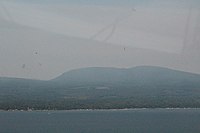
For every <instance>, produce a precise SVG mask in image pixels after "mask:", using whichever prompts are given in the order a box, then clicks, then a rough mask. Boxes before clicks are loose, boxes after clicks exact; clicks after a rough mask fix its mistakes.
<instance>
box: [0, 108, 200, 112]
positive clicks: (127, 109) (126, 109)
mask: <svg viewBox="0 0 200 133" xmlns="http://www.w3.org/2000/svg"><path fill="white" fill-rule="evenodd" d="M180 109H181V110H189V109H200V108H124V109H69V110H31V109H30V110H17V109H14V110H1V109H0V112H54V111H66V112H67V111H77V112H78V111H131V110H134V111H135V110H180Z"/></svg>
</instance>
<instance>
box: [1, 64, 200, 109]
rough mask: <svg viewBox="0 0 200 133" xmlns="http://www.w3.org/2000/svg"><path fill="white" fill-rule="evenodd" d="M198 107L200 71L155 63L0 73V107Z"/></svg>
mask: <svg viewBox="0 0 200 133" xmlns="http://www.w3.org/2000/svg"><path fill="white" fill-rule="evenodd" d="M170 107H171V108H175V107H180V108H183V107H184V108H185V107H191V108H196V107H200V75H198V74H193V73H188V72H183V71H177V70H172V69H168V68H163V67H155V66H139V67H134V68H127V69H124V68H106V67H90V68H82V69H76V70H72V71H69V72H66V73H64V74H62V75H61V76H59V77H57V78H55V79H52V80H49V81H38V80H28V79H17V78H0V109H6V110H8V109H27V108H33V109H88V108H89V109H111V108H170Z"/></svg>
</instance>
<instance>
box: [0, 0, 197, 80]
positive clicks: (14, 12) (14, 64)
mask: <svg viewBox="0 0 200 133" xmlns="http://www.w3.org/2000/svg"><path fill="white" fill-rule="evenodd" d="M199 6H200V2H199V1H198V0H190V1H188V0H168V1H166V0H131V1H130V0H123V1H122V0H101V1H99V0H29V1H27V0H1V1H0V66H1V67H0V76H8V77H23V78H35V79H51V78H54V77H56V76H58V75H60V74H61V73H63V72H66V71H68V70H71V69H75V68H81V67H92V66H103V67H133V66H138V65H157V66H164V67H170V68H174V69H178V70H184V71H190V72H194V73H200V61H199V57H200V56H199V53H200V52H199V51H200V50H199V49H200V48H199V45H200V44H199V43H200V41H199V38H200V36H199V35H200V25H199V23H200V12H199Z"/></svg>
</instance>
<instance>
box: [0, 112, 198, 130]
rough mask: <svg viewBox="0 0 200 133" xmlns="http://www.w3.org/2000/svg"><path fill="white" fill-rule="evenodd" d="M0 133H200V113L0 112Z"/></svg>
mask: <svg viewBox="0 0 200 133" xmlns="http://www.w3.org/2000/svg"><path fill="white" fill-rule="evenodd" d="M0 133H200V109H135V110H107V111H106V110H104V111H50V112H47V111H46V112H44V111H33V112H20V111H15V112H5V111H0Z"/></svg>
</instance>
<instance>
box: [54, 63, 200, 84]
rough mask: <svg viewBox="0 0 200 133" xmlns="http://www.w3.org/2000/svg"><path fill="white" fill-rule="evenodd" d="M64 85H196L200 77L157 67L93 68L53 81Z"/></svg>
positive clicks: (67, 74) (63, 75)
mask: <svg viewBox="0 0 200 133" xmlns="http://www.w3.org/2000/svg"><path fill="white" fill-rule="evenodd" d="M52 81H56V82H59V83H62V84H72V83H76V84H80V83H82V84H103V83H104V84H121V83H124V84H132V85H134V84H135V85H136V84H139V85H151V84H154V85H176V86H177V85H180V86H185V85H188V84H190V85H191V84H193V85H196V84H198V85H199V83H200V75H198V74H193V73H188V72H183V71H177V70H172V69H168V68H163V67H155V66H139V67H133V68H128V69H122V68H106V67H91V68H82V69H76V70H72V71H69V72H66V73H64V74H62V75H61V76H59V77H57V78H55V79H53V80H52Z"/></svg>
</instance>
